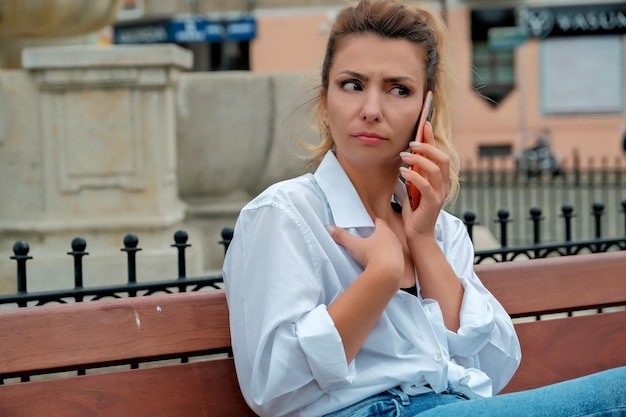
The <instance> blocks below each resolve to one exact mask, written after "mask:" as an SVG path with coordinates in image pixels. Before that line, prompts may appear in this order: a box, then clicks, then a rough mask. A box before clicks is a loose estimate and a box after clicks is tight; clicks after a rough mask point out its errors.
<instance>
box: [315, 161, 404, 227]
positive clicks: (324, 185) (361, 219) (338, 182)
mask: <svg viewBox="0 0 626 417" xmlns="http://www.w3.org/2000/svg"><path fill="white" fill-rule="evenodd" d="M313 175H314V177H315V181H316V182H317V184H318V185H319V187H320V188H321V190H322V192H323V193H324V195H325V196H326V200H327V201H328V205H329V206H330V211H331V213H332V216H333V219H334V220H335V225H336V226H339V227H342V228H350V227H374V222H373V221H372V218H371V217H370V215H369V214H368V213H367V210H365V207H364V206H363V203H362V202H361V198H360V197H359V194H358V193H357V191H356V189H355V188H354V185H352V181H350V178H349V177H348V175H347V174H346V172H345V171H344V170H343V167H342V166H341V164H340V163H339V161H338V160H337V157H336V156H335V154H334V153H333V152H332V151H328V152H327V153H326V156H324V159H323V160H322V163H321V164H320V165H319V167H318V168H317V170H316V171H315V174H313ZM394 195H395V199H396V201H397V202H399V203H400V204H402V203H403V202H404V200H405V197H406V188H405V187H404V184H403V183H402V181H400V180H398V184H396V187H395V189H394Z"/></svg>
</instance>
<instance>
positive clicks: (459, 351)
mask: <svg viewBox="0 0 626 417" xmlns="http://www.w3.org/2000/svg"><path fill="white" fill-rule="evenodd" d="M448 244H449V248H447V250H448V252H449V255H446V256H447V258H448V259H449V261H450V262H451V263H452V266H453V269H454V270H455V272H456V273H457V276H458V277H459V280H460V281H461V284H462V285H463V287H464V289H465V293H464V295H463V300H462V303H461V312H460V327H459V329H458V330H457V332H456V333H455V332H451V331H447V339H448V346H449V349H450V356H451V357H452V358H454V359H455V361H456V362H457V363H458V364H460V365H462V366H464V367H466V368H478V369H480V370H482V371H483V372H485V373H486V374H487V375H488V376H489V377H490V378H491V380H492V383H493V394H494V395H495V394H496V393H498V392H499V391H500V390H501V389H502V388H504V387H505V386H506V384H507V383H508V382H509V381H510V379H511V378H512V377H513V374H514V373H515V371H516V370H517V367H518V366H519V363H520V361H521V348H520V345H519V340H518V338H517V334H516V333H515V328H514V327H513V322H512V321H511V318H510V316H509V315H508V313H507V312H506V311H505V310H504V307H502V305H501V304H500V302H499V301H498V300H496V298H495V297H494V296H493V295H492V294H491V293H490V292H489V291H488V290H487V289H486V288H485V286H484V285H483V284H482V282H481V281H480V279H479V278H478V276H477V275H476V273H475V272H474V248H473V245H472V242H471V240H470V238H469V235H468V234H467V230H466V229H465V227H464V226H463V225H462V224H461V223H460V221H459V225H457V228H456V230H455V231H454V236H453V237H452V238H451V239H449V240H448ZM444 252H445V251H444Z"/></svg>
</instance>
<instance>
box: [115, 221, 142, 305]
mask: <svg viewBox="0 0 626 417" xmlns="http://www.w3.org/2000/svg"><path fill="white" fill-rule="evenodd" d="M138 244H139V239H138V238H137V236H135V235H133V234H130V233H129V234H127V235H126V236H124V247H123V248H122V249H120V250H121V251H122V252H126V255H127V256H128V283H129V284H135V283H137V262H136V259H135V255H136V253H137V252H139V251H140V250H141V248H138V247H137V245H138ZM128 295H129V296H130V297H135V296H136V295H137V291H135V290H130V289H129V291H128Z"/></svg>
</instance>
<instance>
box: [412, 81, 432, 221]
mask: <svg viewBox="0 0 626 417" xmlns="http://www.w3.org/2000/svg"><path fill="white" fill-rule="evenodd" d="M434 108H435V101H434V97H433V93H432V91H428V92H427V93H426V97H425V98H424V104H423V105H422V111H421V113H420V116H419V120H418V122H417V132H416V134H415V141H416V142H420V143H422V142H424V126H425V125H426V122H430V120H431V119H432V114H433V110H434ZM409 169H412V170H413V171H417V169H416V167H415V166H413V165H411V166H409ZM406 191H407V194H408V196H409V203H410V204H411V209H412V210H415V209H416V208H417V206H418V205H419V202H420V192H419V190H418V189H417V187H415V185H413V184H412V183H411V182H410V181H406Z"/></svg>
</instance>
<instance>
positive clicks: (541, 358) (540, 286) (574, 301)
mask: <svg viewBox="0 0 626 417" xmlns="http://www.w3.org/2000/svg"><path fill="white" fill-rule="evenodd" d="M475 270H476V272H477V274H478V275H479V277H480V279H481V281H482V282H483V283H484V284H485V286H486V287H487V288H488V289H489V290H490V291H491V292H492V293H493V294H494V295H495V297H496V298H497V299H498V300H499V301H500V302H501V303H502V305H503V306H504V308H505V309H506V310H507V312H508V313H509V314H510V315H511V316H512V317H514V318H517V319H516V322H517V321H520V319H521V318H526V317H528V318H532V319H533V320H534V319H535V316H538V315H544V314H553V313H563V314H560V315H556V316H557V317H559V318H549V319H542V320H541V321H530V322H523V323H516V325H515V327H516V331H517V334H518V336H519V339H520V344H521V346H522V363H521V365H520V368H519V369H518V371H517V372H516V374H515V376H514V377H513V379H512V380H511V382H510V383H509V385H508V386H507V387H506V388H505V390H504V392H512V391H520V390H525V389H530V388H536V387H539V386H543V385H548V384H551V383H555V382H560V381H564V380H566V379H571V378H576V377H579V376H583V375H588V374H591V373H594V372H598V371H602V370H605V369H609V368H613V367H617V366H624V365H626V348H624V346H626V311H624V309H623V308H622V309H621V310H622V311H616V312H604V313H601V314H591V315H578V314H577V313H573V314H570V312H572V311H577V310H584V309H598V308H603V307H611V306H625V305H626V251H620V252H607V253H597V254H585V255H575V256H561V257H555V258H548V259H533V260H528V261H519V262H505V263H498V264H488V265H477V266H476V267H475ZM570 315H571V317H570ZM563 316H565V317H563Z"/></svg>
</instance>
